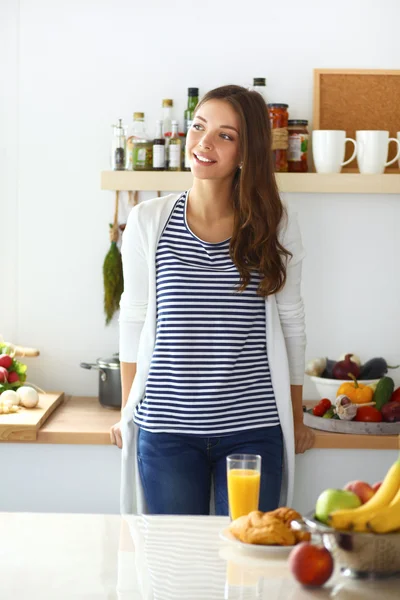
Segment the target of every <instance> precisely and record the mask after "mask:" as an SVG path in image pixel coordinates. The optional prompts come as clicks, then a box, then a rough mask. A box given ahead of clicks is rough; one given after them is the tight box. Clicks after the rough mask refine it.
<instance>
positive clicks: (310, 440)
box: [294, 422, 315, 454]
mask: <svg viewBox="0 0 400 600" xmlns="http://www.w3.org/2000/svg"><path fill="white" fill-rule="evenodd" d="M314 439H315V435H314V432H313V430H312V429H310V428H309V427H307V425H304V423H300V422H298V423H295V424H294V442H295V452H296V454H303V452H305V451H306V450H309V449H310V448H312V447H313V446H314Z"/></svg>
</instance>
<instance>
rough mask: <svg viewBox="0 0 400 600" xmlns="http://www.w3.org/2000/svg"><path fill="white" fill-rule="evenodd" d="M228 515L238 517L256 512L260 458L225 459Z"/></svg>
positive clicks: (249, 456)
mask: <svg viewBox="0 0 400 600" xmlns="http://www.w3.org/2000/svg"><path fill="white" fill-rule="evenodd" d="M226 468H227V479H228V503H229V514H230V517H231V519H232V521H234V520H235V519H237V518H238V517H242V516H243V515H248V514H249V512H251V511H253V510H258V502H259V498H260V479H261V456H260V455H259V454H231V455H230V456H227V458H226Z"/></svg>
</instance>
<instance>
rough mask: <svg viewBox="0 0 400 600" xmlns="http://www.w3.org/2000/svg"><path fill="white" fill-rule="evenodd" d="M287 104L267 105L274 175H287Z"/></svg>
mask: <svg viewBox="0 0 400 600" xmlns="http://www.w3.org/2000/svg"><path fill="white" fill-rule="evenodd" d="M288 108H289V105H288V104H268V114H269V120H270V123H271V129H272V154H273V159H274V168H275V172H276V173H287V171H288V161H287V151H288V120H289V113H288V110H287V109H288Z"/></svg>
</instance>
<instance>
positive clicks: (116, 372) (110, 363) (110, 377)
mask: <svg viewBox="0 0 400 600" xmlns="http://www.w3.org/2000/svg"><path fill="white" fill-rule="evenodd" d="M80 366H81V367H82V369H96V371H98V372H99V402H100V404H101V405H102V406H104V407H105V408H119V409H120V408H121V401H122V388H121V373H120V365H119V357H118V354H114V355H113V357H112V358H98V359H97V360H96V364H93V363H85V362H82V363H81V364H80Z"/></svg>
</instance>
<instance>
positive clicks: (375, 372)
mask: <svg viewBox="0 0 400 600" xmlns="http://www.w3.org/2000/svg"><path fill="white" fill-rule="evenodd" d="M398 367H399V365H396V366H395V367H390V366H389V365H388V364H387V362H386V360H385V359H384V358H371V359H370V360H367V362H366V363H364V364H363V365H361V369H360V374H359V376H358V379H380V378H381V377H384V376H385V374H386V373H387V372H388V369H397V368H398Z"/></svg>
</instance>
